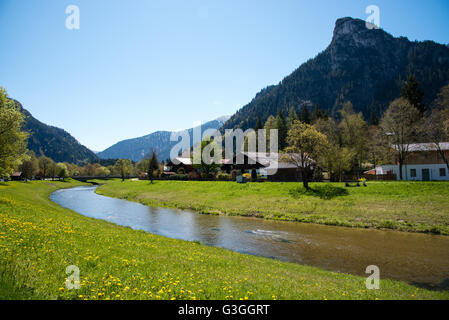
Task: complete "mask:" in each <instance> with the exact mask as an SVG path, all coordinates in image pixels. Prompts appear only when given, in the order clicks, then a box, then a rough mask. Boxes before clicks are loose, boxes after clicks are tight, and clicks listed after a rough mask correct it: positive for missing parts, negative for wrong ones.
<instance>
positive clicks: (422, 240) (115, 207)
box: [51, 186, 449, 290]
mask: <svg viewBox="0 0 449 320" xmlns="http://www.w3.org/2000/svg"><path fill="white" fill-rule="evenodd" d="M95 189H96V187H90V186H89V187H76V188H72V189H63V190H58V191H56V192H54V193H53V194H52V195H51V199H52V200H53V201H54V202H56V203H58V204H59V205H61V206H63V207H66V208H68V209H71V210H74V211H76V212H78V213H80V214H82V215H85V216H87V217H91V218H96V219H103V220H106V221H109V222H112V223H115V224H118V225H122V226H127V227H131V228H133V229H138V230H144V231H146V232H151V233H154V234H158V235H162V236H166V237H170V238H177V239H182V240H188V241H201V242H202V243H203V244H206V245H210V246H216V247H221V248H226V249H230V250H234V251H238V252H242V253H248V254H253V255H259V256H264V257H270V258H275V259H279V260H283V261H289V262H295V263H299V264H304V265H311V266H316V267H320V268H323V269H326V270H331V271H338V272H345V273H350V274H357V275H362V276H367V275H366V274H365V269H366V267H367V266H369V265H376V266H378V267H379V268H380V276H381V278H390V279H397V280H403V281H407V282H409V283H412V284H415V285H422V286H426V287H428V286H430V287H433V288H437V289H445V290H448V289H449V237H446V236H436V235H426V234H417V233H405V232H395V231H380V230H371V229H351V228H344V227H331V226H322V225H314V224H303V223H295V222H279V221H268V220H263V219H258V218H246V217H226V216H214V215H201V214H198V213H195V212H191V211H186V210H176V209H167V208H157V207H148V206H144V205H141V204H139V203H135V202H130V201H126V200H122V199H115V198H109V197H105V196H102V195H98V194H96V193H95Z"/></svg>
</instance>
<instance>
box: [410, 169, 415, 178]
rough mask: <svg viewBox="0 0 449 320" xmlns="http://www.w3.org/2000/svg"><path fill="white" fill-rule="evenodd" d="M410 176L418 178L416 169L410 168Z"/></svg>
mask: <svg viewBox="0 0 449 320" xmlns="http://www.w3.org/2000/svg"><path fill="white" fill-rule="evenodd" d="M410 177H412V178H416V169H410Z"/></svg>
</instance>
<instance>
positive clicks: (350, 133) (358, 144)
mask: <svg viewBox="0 0 449 320" xmlns="http://www.w3.org/2000/svg"><path fill="white" fill-rule="evenodd" d="M340 115H341V122H340V125H339V127H340V129H341V137H342V141H343V145H344V146H346V147H347V148H349V149H352V150H354V154H355V158H354V159H355V162H356V165H357V176H358V177H360V172H361V171H362V164H363V161H364V160H365V159H366V157H367V151H368V138H367V135H366V134H367V125H366V122H365V120H364V119H363V115H362V113H355V112H354V109H353V107H352V103H351V102H345V103H344V104H343V108H342V109H341V110H340Z"/></svg>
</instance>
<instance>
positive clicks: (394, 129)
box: [380, 98, 420, 180]
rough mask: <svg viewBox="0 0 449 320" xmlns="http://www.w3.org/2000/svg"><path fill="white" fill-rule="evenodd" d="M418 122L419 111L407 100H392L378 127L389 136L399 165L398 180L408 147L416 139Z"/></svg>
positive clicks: (401, 176)
mask: <svg viewBox="0 0 449 320" xmlns="http://www.w3.org/2000/svg"><path fill="white" fill-rule="evenodd" d="M419 120H420V113H419V110H418V109H416V108H415V107H414V106H413V105H412V104H411V103H410V102H409V101H408V100H407V99H404V98H398V99H396V100H394V101H393V102H392V103H391V104H390V106H389V107H388V109H387V111H385V113H384V115H383V117H382V120H381V122H380V126H381V127H382V129H383V131H384V133H385V134H386V135H388V136H390V138H391V141H392V143H393V146H394V151H395V154H396V158H397V161H398V163H399V178H400V179H401V180H403V174H402V167H403V165H404V163H405V160H406V158H407V155H408V152H409V145H410V143H412V142H413V141H414V139H415V138H416V134H417V132H418V126H419Z"/></svg>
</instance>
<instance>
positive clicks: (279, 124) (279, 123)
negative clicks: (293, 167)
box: [276, 110, 288, 150]
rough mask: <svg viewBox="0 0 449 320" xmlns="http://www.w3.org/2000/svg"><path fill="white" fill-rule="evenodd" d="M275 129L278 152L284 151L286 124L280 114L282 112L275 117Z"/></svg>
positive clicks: (280, 112)
mask: <svg viewBox="0 0 449 320" xmlns="http://www.w3.org/2000/svg"><path fill="white" fill-rule="evenodd" d="M276 129H278V146H279V150H284V148H285V147H286V146H287V142H286V139H287V132H288V128H287V123H286V121H285V118H284V114H283V113H282V110H280V111H279V113H278V115H277V117H276Z"/></svg>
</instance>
